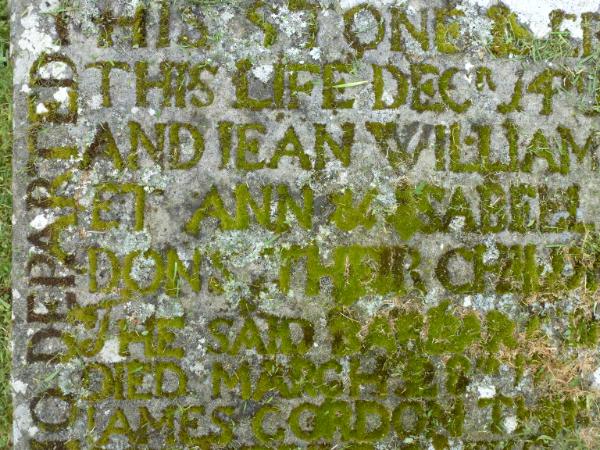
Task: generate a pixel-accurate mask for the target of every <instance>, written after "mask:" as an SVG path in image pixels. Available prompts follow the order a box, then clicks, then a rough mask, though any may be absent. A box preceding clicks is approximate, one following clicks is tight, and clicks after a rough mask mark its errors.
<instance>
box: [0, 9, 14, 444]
mask: <svg viewBox="0 0 600 450" xmlns="http://www.w3.org/2000/svg"><path fill="white" fill-rule="evenodd" d="M8 20H9V12H8V6H7V0H0V448H8V445H9V437H10V429H11V422H12V420H11V416H12V407H11V402H10V384H9V380H10V360H11V356H10V351H9V341H10V336H9V333H10V331H9V330H10V318H11V307H10V302H11V296H10V260H11V254H10V253H11V214H12V197H11V181H10V180H11V155H12V144H11V126H12V125H11V123H12V120H11V107H10V105H11V86H12V82H11V71H10V67H9V66H8V62H7V58H8V41H9V31H8Z"/></svg>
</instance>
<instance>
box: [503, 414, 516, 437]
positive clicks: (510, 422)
mask: <svg viewBox="0 0 600 450" xmlns="http://www.w3.org/2000/svg"><path fill="white" fill-rule="evenodd" d="M504 429H505V430H506V432H507V433H508V434H511V433H514V431H515V430H516V429H517V418H516V416H508V417H506V418H505V419H504Z"/></svg>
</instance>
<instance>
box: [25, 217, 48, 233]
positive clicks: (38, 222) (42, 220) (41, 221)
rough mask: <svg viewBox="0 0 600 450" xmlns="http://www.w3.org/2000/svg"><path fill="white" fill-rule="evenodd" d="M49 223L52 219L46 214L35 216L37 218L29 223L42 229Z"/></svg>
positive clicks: (37, 228) (34, 227) (32, 226)
mask: <svg viewBox="0 0 600 450" xmlns="http://www.w3.org/2000/svg"><path fill="white" fill-rule="evenodd" d="M49 223H50V219H49V218H48V217H46V216H45V215H43V214H40V215H37V216H35V218H34V219H33V220H32V221H31V222H30V223H29V225H31V228H33V229H35V230H38V231H40V230H43V229H44V228H46V227H47V226H48V224H49Z"/></svg>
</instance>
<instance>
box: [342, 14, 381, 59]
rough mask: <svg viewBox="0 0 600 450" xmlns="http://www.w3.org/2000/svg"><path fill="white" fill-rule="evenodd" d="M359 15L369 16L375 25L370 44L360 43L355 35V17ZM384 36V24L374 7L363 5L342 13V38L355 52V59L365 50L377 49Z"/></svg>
mask: <svg viewBox="0 0 600 450" xmlns="http://www.w3.org/2000/svg"><path fill="white" fill-rule="evenodd" d="M359 14H369V15H370V16H371V17H372V19H373V20H374V21H375V23H376V27H377V34H376V36H375V38H373V40H372V41H370V42H362V41H361V39H360V38H359V37H358V35H357V33H356V32H355V31H354V28H355V20H356V16H357V15H359ZM384 36H385V22H384V20H383V17H382V16H381V13H380V12H379V10H378V9H377V8H375V7H374V6H371V5H368V4H366V3H363V4H360V5H357V6H355V7H353V8H350V9H349V10H348V11H346V12H345V13H344V37H345V38H346V42H348V43H349V44H350V46H351V47H352V48H353V49H354V50H356V54H357V57H359V58H360V57H362V55H363V54H364V53H365V51H367V50H372V49H375V48H377V46H378V45H379V43H380V42H381V41H382V40H383V38H384Z"/></svg>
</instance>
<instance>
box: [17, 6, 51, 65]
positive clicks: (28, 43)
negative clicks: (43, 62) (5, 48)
mask: <svg viewBox="0 0 600 450" xmlns="http://www.w3.org/2000/svg"><path fill="white" fill-rule="evenodd" d="M33 9H34V8H33V6H29V7H28V8H27V9H26V10H25V14H24V15H23V16H22V17H21V26H22V27H23V32H22V33H21V36H20V37H19V40H18V41H17V46H18V47H19V48H20V49H21V50H23V51H24V52H26V53H27V54H28V55H29V56H31V57H32V58H37V57H38V56H39V55H41V54H42V53H43V52H56V51H58V50H60V47H59V46H58V45H56V44H55V43H54V39H53V38H52V36H51V35H49V34H48V33H46V32H44V31H43V30H41V29H40V18H39V16H38V15H37V14H35V13H33Z"/></svg>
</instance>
